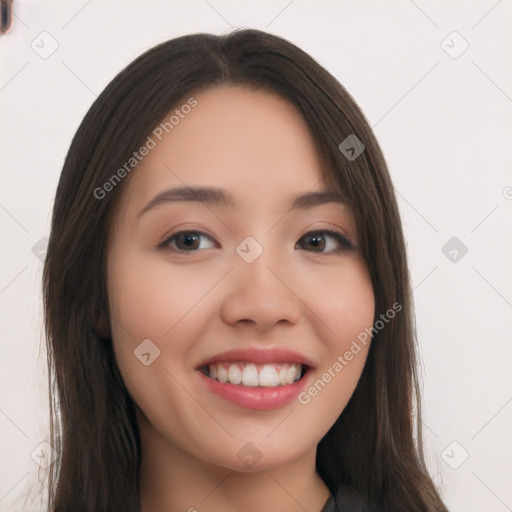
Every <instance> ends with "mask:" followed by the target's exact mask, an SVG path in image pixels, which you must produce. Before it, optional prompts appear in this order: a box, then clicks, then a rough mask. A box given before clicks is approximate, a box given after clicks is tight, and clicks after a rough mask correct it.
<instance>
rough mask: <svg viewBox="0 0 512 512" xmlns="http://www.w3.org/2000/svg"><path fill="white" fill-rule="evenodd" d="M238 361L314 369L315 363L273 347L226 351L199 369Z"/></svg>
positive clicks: (291, 352)
mask: <svg viewBox="0 0 512 512" xmlns="http://www.w3.org/2000/svg"><path fill="white" fill-rule="evenodd" d="M237 361H244V362H248V363H260V364H264V363H298V364H302V365H303V366H307V367H310V368H312V367H313V366H314V365H313V362H312V361H311V360H310V359H309V358H308V357H306V356H304V355H303V354H301V353H299V352H296V351H294V350H290V349H286V348H282V347H271V348H257V347H249V348H237V349H232V350H226V351H225V352H221V353H220V354H216V355H214V356H212V357H209V358H208V359H205V360H204V361H202V362H201V363H200V364H199V365H198V366H197V369H199V368H201V367H203V366H208V365H210V364H215V363H221V362H227V363H235V362H237Z"/></svg>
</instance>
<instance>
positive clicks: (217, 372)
mask: <svg viewBox="0 0 512 512" xmlns="http://www.w3.org/2000/svg"><path fill="white" fill-rule="evenodd" d="M308 370H309V367H308V366H307V365H304V364H300V363H266V364H257V363H252V362H246V361H236V362H228V361H222V362H217V363H214V364H209V365H203V366H201V367H200V368H199V371H200V372H202V373H203V374H204V375H206V377H208V378H210V379H212V380H215V381H217V382H221V383H222V384H226V383H229V384H234V385H236V386H247V387H265V388H269V387H278V386H287V385H289V384H293V383H294V382H297V381H299V380H300V379H302V378H303V377H304V375H305V374H306V372H307V371H308Z"/></svg>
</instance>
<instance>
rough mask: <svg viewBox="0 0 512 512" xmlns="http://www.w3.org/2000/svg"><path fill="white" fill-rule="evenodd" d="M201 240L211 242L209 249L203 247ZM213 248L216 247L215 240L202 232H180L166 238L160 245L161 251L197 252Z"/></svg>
mask: <svg viewBox="0 0 512 512" xmlns="http://www.w3.org/2000/svg"><path fill="white" fill-rule="evenodd" d="M201 239H207V240H209V241H210V242H211V243H210V245H209V247H208V246H207V247H204V246H202V244H201ZM207 245H208V244H207ZM213 247H215V243H214V242H213V240H212V239H211V238H210V237H209V236H208V235H207V234H206V233H202V232H201V231H180V232H178V233H174V234H173V235H171V236H170V237H168V238H166V239H165V240H164V241H163V242H162V243H161V244H159V245H158V248H159V249H171V250H177V251H196V250H197V249H212V248H213Z"/></svg>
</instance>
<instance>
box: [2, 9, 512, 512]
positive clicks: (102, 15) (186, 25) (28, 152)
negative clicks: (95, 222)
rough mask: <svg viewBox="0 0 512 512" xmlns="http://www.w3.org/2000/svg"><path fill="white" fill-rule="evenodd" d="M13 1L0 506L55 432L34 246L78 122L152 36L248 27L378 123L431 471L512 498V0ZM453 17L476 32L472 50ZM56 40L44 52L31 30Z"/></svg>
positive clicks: (449, 486)
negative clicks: (306, 57)
mask: <svg viewBox="0 0 512 512" xmlns="http://www.w3.org/2000/svg"><path fill="white" fill-rule="evenodd" d="M15 14H16V16H15V19H14V27H13V29H12V31H11V32H10V33H9V34H8V35H5V36H1V37H0V59H1V74H0V109H1V118H0V127H1V139H0V140H1V157H0V162H1V167H0V169H1V188H0V229H1V240H2V243H1V271H0V308H1V319H0V324H1V329H2V331H1V332H2V338H1V345H0V370H1V373H0V444H1V455H0V511H1V512H7V511H9V512H11V511H13V510H23V511H24V512H25V511H28V510H30V511H32V510H34V511H35V510H38V508H37V507H36V505H35V504H33V505H30V506H29V505H27V506H26V507H23V506H22V505H21V504H16V503H18V502H19V503H22V502H20V501H19V500H18V496H19V495H20V494H22V493H24V492H26V491H27V490H28V488H29V487H30V486H32V485H33V483H34V482H36V480H37V470H38V466H37V464H36V463H35V462H34V460H33V459H32V457H31V453H32V452H33V451H34V450H37V449H38V448H37V447H38V445H39V444H40V443H41V442H42V441H44V440H45V439H46V438H47V432H46V421H47V416H46V415H47V402H46V400H47V397H46V381H45V359H44V356H45V352H44V345H43V340H42V330H41V326H42V312H41V311H42V310H41V294H40V279H41V271H42V261H41V258H42V257H44V247H43V250H41V249H39V250H35V252H36V253H38V254H39V256H37V255H36V254H34V252H33V247H34V246H36V248H37V247H39V246H38V245H37V244H38V242H39V241H40V240H41V239H44V237H46V236H47V235H48V231H49V223H50V216H51V208H52V201H53V196H54V193H55V188H56V185H57V181H58V178H59V174H60V170H61V168H62V164H63V161H64V157H65V154H66V151H67V149H68V147H69V144H70V142H71V138H72V136H73V134H74V132H75V131H76V129H77V127H78V125H79V123H80V122H81V120H82V118H83V116H84V114H85V113H86V111H87V109H88V108H89V107H90V105H91V104H92V102H93V101H94V99H95V98H96V96H97V95H98V94H99V93H100V92H101V91H102V90H103V88H104V87H105V86H106V85H107V83H108V82H109V81H110V80H111V79H112V78H113V77H114V76H115V74H116V73H117V72H118V71H120V70H121V69H122V68H124V67H125V66H126V65H127V64H128V63H129V62H131V61H132V60H133V59H134V58H135V57H136V56H137V55H139V54H141V53H142V52H143V51H145V50H146V49H148V48H150V47H152V46H154V45H155V44H157V43H159V42H161V41H164V40H167V39H169V38H172V37H175V36H178V35H182V34H186V33H191V32H197V31H205V32H213V33H217V34H220V33H224V32H226V31H228V30H229V29H230V27H240V26H246V27H254V28H259V29H264V30H268V31H270V32H273V33H275V34H278V35H281V36H284V37H285V38H287V39H289V40H291V41H292V42H294V43H296V44H297V45H298V46H300V47H301V48H303V49H304V50H305V51H307V52H308V53H310V54H311V55H312V56H313V57H315V58H316V59H317V60H318V61H319V62H320V63H321V64H323V65H324V66H325V67H326V68H327V69H328V70H329V71H330V72H331V73H332V74H334V75H335V76H336V77H337V78H338V79H339V80H340V82H341V83H342V84H343V85H344V86H345V87H346V88H347V89H348V91H349V92H350V93H351V94H352V95H353V96H354V98H355V99H356V101H357V102H358V104H359V105H360V106H361V108H362V109H363V111H364V112H365V114H366V116H367V118H368V120H369V122H370V124H371V125H372V127H374V130H375V134H376V136H377V139H378V140H379V142H380V144H381V146H382V149H383V151H384V155H385V157H386V160H387V162H388V165H389V168H390V172H391V174H392V178H393V182H394V185H395V188H396V191H397V194H398V199H399V204H400V208H401V213H402V217H403V220H404V226H405V230H406V236H407V241H408V251H409V258H410V268H411V277H412V281H413V283H414V286H415V290H414V299H415V304H416V315H417V330H418V335H419V341H420V348H421V359H422V373H423V390H424V391H423V394H424V422H425V437H426V451H427V456H428V461H429V466H430V469H431V472H432V474H433V475H434V477H435V481H436V483H437V484H438V485H439V487H440V489H441V493H442V495H443V497H444V499H445V500H446V503H447V505H448V506H449V508H450V510H451V511H452V512H472V511H475V512H476V511H483V510H485V511H486V512H494V511H495V512H505V511H507V510H512V486H511V485H510V483H511V480H512V442H511V441H512V436H511V427H512V385H511V379H510V378H509V374H510V371H511V361H512V357H511V356H512V344H511V343H510V340H511V332H512V314H511V313H512V270H511V262H512V258H511V252H512V251H511V249H512V229H510V222H508V223H507V220H510V218H511V214H512V200H511V199H512V173H511V168H512V167H511V163H512V154H511V146H512V144H511V139H510V136H511V134H512V116H511V113H512V66H511V64H510V63H512V44H511V43H512V31H511V29H510V28H511V19H512V3H511V1H510V0H501V1H495V0H485V1H483V0H482V1H474V2H467V1H466V2H464V1H440V0H438V1H426V0H415V1H412V0H401V1H398V0H395V1H388V2H383V1H381V2H377V1H373V2H369V1H364V2H363V1H339V2H334V1H331V2H327V1H314V2H313V1H301V0H294V1H291V2H290V1H289V0H283V1H277V0H276V1H258V2H256V1H239V2H235V1H228V0H195V1H187V2H185V1H181V2H177V1H151V0H146V1H144V2H142V1H140V2H135V1H132V2H128V1H126V0H123V1H102V2H100V1H99V0H92V1H89V2H87V1H79V2H78V1H67V2H65V3H64V2H61V3H58V2H55V1H46V2H36V1H26V2H22V1H15ZM453 31H457V32H458V33H459V34H460V36H461V37H462V38H463V39H464V40H465V41H467V43H468V44H469V47H468V48H467V50H466V51H465V52H464V53H462V54H461V55H460V56H458V58H453V57H454V56H455V55H456V54H457V53H458V52H459V51H460V50H462V49H463V48H464V41H463V40H462V39H461V37H459V36H458V35H456V34H455V35H454V34H452V32H453ZM42 32H48V34H49V36H48V35H41V33H42ZM52 39H54V40H55V41H56V44H58V48H57V49H56V50H55V52H54V53H53V54H51V55H50V56H48V57H47V58H46V59H43V58H42V57H41V56H40V55H39V54H38V53H37V52H36V51H35V50H34V49H33V48H32V46H33V47H35V48H38V51H39V52H42V51H43V48H44V49H45V50H46V51H48V50H49V49H51V44H52ZM443 41H445V42H444V43H443ZM447 52H448V53H447ZM450 52H451V54H452V56H450V55H449V53H450ZM45 56H46V55H45ZM507 224H508V226H507ZM452 237H457V238H458V239H459V240H460V241H461V242H463V243H464V244H465V246H467V248H468V252H467V254H465V255H464V256H461V254H462V253H461V252H460V251H459V252H458V253H457V260H456V261H455V262H453V261H451V260H450V259H449V258H448V257H447V256H445V254H443V252H442V248H443V246H444V245H445V244H446V243H447V242H448V240H450V239H451V238H452ZM39 243H40V245H43V246H44V240H43V242H39ZM452 257H453V253H452ZM454 441H455V444H451V443H453V442H454ZM466 452H467V454H468V458H467V460H465V461H464V462H463V463H462V464H461V465H460V467H458V469H453V467H455V466H457V465H458V464H460V463H461V461H463V459H464V457H465V456H466Z"/></svg>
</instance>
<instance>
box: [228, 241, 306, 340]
mask: <svg viewBox="0 0 512 512" xmlns="http://www.w3.org/2000/svg"><path fill="white" fill-rule="evenodd" d="M237 258H238V256H237ZM284 274H285V273H283V272H281V271H280V266H279V265H277V264H276V262H275V260H272V261H271V260H270V258H267V257H266V253H265V251H264V252H263V253H262V254H261V255H260V256H259V257H258V258H257V259H256V260H255V261H253V262H252V263H246V262H245V261H243V260H241V259H240V260H239V261H237V263H236V266H235V269H234V272H232V274H231V276H230V280H231V281H230V282H231V285H230V288H229V289H228V292H227V294H226V296H225V298H224V302H223V304H222V308H221V316H222V318H223V320H224V321H225V322H226V323H228V324H230V325H237V324H250V325H252V326H253V327H254V328H256V329H257V330H259V331H266V330H268V329H270V328H272V327H273V326H275V325H277V324H279V323H283V324H290V325H294V324H296V323H297V322H298V321H299V319H300V315H301V310H302V301H301V300H300V298H299V297H298V296H297V295H296V293H295V292H294V290H293V282H290V277H289V274H288V276H286V275H284Z"/></svg>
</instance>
